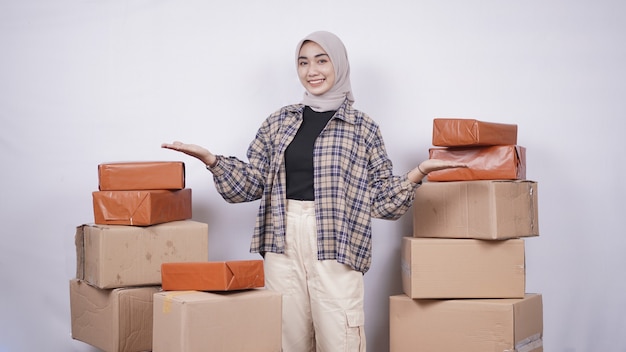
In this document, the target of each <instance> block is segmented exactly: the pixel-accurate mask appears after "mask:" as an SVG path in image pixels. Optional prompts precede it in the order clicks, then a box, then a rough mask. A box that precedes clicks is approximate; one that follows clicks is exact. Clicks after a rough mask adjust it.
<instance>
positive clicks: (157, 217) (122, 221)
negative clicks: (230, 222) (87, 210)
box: [93, 188, 192, 226]
mask: <svg viewBox="0 0 626 352" xmlns="http://www.w3.org/2000/svg"><path fill="white" fill-rule="evenodd" d="M93 212H94V222H95V223H96V224H103V225H104V224H108V225H133V226H148V225H154V224H161V223H164V222H168V221H176V220H186V219H191V215H192V214H191V189H189V188H185V189H182V190H178V191H168V190H144V191H96V192H93Z"/></svg>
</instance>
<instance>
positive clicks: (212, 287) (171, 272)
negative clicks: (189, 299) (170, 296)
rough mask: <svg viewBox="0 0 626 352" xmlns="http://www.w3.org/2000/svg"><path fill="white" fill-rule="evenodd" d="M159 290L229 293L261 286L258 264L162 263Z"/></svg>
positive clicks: (230, 262) (260, 269)
mask: <svg viewBox="0 0 626 352" xmlns="http://www.w3.org/2000/svg"><path fill="white" fill-rule="evenodd" d="M161 278H162V279H161V286H162V287H163V290H166V291H170V290H179V291H184V290H197V291H233V290H245V289H250V288H259V287H263V286H265V276H264V273H263V261H262V260H234V261H222V262H196V263H163V264H161Z"/></svg>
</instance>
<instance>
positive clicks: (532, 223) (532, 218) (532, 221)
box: [530, 187, 536, 232]
mask: <svg viewBox="0 0 626 352" xmlns="http://www.w3.org/2000/svg"><path fill="white" fill-rule="evenodd" d="M534 200H535V192H533V188H532V187H530V228H531V230H532V231H533V232H535V222H536V220H535V202H534Z"/></svg>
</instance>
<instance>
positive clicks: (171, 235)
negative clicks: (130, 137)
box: [70, 162, 281, 352]
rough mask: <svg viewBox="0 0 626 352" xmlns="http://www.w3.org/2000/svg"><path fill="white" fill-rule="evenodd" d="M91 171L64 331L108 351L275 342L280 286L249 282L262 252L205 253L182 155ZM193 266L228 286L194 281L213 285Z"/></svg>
mask: <svg viewBox="0 0 626 352" xmlns="http://www.w3.org/2000/svg"><path fill="white" fill-rule="evenodd" d="M98 180H99V186H98V188H99V190H98V191H95V192H93V211H94V223H92V224H83V225H80V226H78V227H77V230H76V235H75V243H76V259H77V263H76V267H77V270H76V278H74V279H71V280H70V310H71V320H72V321H71V326H72V338H74V339H76V340H80V341H83V342H85V343H88V344H90V345H92V346H95V347H97V348H99V349H101V350H103V351H107V352H113V351H125V352H139V351H179V352H185V351H200V350H207V349H210V350H214V351H234V350H250V349H249V348H247V347H242V348H243V349H238V348H239V347H240V346H250V344H251V342H250V341H254V342H253V343H256V344H257V345H258V346H260V349H258V350H259V351H271V352H275V351H280V329H281V325H280V314H281V297H280V294H278V293H275V292H271V291H266V290H261V289H255V290H252V288H256V287H262V286H263V285H264V282H263V277H262V275H261V276H260V277H259V275H258V273H259V272H260V273H262V271H263V269H262V261H251V262H250V263H248V262H245V261H243V262H241V263H239V262H237V263H212V262H208V225H207V224H204V223H200V222H196V221H192V220H190V219H191V190H190V189H188V188H185V168H184V164H183V163H182V162H134V163H107V164H101V165H99V166H98ZM220 264H222V265H220ZM207 265H209V266H208V267H207ZM190 267H191V268H195V269H194V270H195V271H194V270H191V276H190V275H187V276H185V270H187V273H188V274H189V270H188V269H185V270H183V271H181V269H180V268H190ZM198 268H202V269H204V271H205V272H208V273H209V274H208V276H210V277H213V278H215V277H221V279H222V282H223V284H222V289H221V291H227V292H224V293H222V294H217V293H210V292H202V291H197V290H204V289H207V290H210V289H212V288H211V287H209V288H207V287H197V286H194V285H196V284H197V283H198V282H201V278H202V277H201V276H200V278H199V277H197V276H195V277H194V276H193V275H197V274H198V273H197V271H198V270H197V269H198ZM164 269H165V271H166V272H167V273H169V276H167V275H164ZM205 274H206V273H205ZM248 274H249V275H248ZM205 276H206V275H205ZM164 280H165V284H166V290H167V291H164V290H163V288H162V283H163V282H164ZM185 280H186V281H185ZM181 282H187V283H189V282H191V283H192V286H190V287H181V286H180V283H181ZM250 282H252V283H250ZM213 288H214V287H213ZM244 289H246V290H244ZM248 289H250V290H248ZM232 290H239V291H232ZM244 314H246V315H245V319H244ZM242 331H243V332H244V334H243V335H242V336H239V335H238V333H241V332H242ZM251 331H259V332H260V334H256V335H255V334H253V333H250V336H248V335H247V334H248V333H249V332H251ZM199 346H202V347H199Z"/></svg>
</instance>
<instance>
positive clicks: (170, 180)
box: [98, 161, 185, 191]
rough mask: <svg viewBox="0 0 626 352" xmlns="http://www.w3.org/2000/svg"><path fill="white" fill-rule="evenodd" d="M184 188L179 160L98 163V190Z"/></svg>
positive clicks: (182, 164) (181, 164)
mask: <svg viewBox="0 0 626 352" xmlns="http://www.w3.org/2000/svg"><path fill="white" fill-rule="evenodd" d="M183 188H185V164H184V163H183V162H181V161H143V162H119V163H104V164H100V165H98V189H99V190H100V191H133V190H147V189H169V190H176V189H183Z"/></svg>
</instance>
